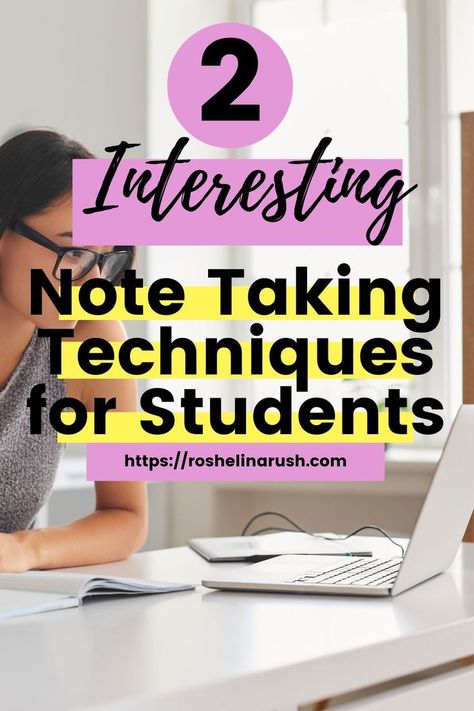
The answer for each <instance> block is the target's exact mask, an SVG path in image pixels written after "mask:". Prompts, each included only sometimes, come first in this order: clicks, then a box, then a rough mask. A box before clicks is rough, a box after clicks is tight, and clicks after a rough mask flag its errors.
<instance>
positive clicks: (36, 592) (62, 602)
mask: <svg viewBox="0 0 474 711" xmlns="http://www.w3.org/2000/svg"><path fill="white" fill-rule="evenodd" d="M193 588H194V586H193V585H183V584H181V583H162V582H158V581H154V580H137V579H135V578H118V577H115V576H108V575H104V576H99V575H84V574H82V573H70V572H67V573H61V572H56V571H50V570H47V571H33V572H28V573H0V618H2V617H17V616H19V615H31V614H34V613H37V612H48V611H49V610H62V609H64V608H66V607H78V606H79V605H80V604H81V602H82V601H83V600H84V599H85V598H88V597H92V596H95V595H143V594H146V593H167V592H177V591H179V590H193Z"/></svg>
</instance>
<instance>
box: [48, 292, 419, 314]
mask: <svg viewBox="0 0 474 711" xmlns="http://www.w3.org/2000/svg"><path fill="white" fill-rule="evenodd" d="M183 288H184V292H185V299H184V302H183V303H182V306H181V308H180V309H179V311H178V312H177V313H176V314H173V315H169V314H167V315H163V314H157V313H156V312H155V311H154V310H153V309H152V308H151V307H150V305H149V303H148V287H141V288H137V289H136V300H137V303H138V304H139V305H141V306H143V314H141V315H136V314H135V315H134V314H130V313H129V312H128V311H127V310H126V309H125V305H124V290H123V288H122V287H121V286H118V287H115V289H116V293H117V300H116V303H115V306H114V307H113V308H112V309H111V310H110V311H109V312H108V313H107V314H104V315H103V316H93V315H91V314H89V313H88V312H87V311H85V310H84V309H83V308H82V307H81V305H80V303H79V289H80V287H77V286H75V287H73V288H72V303H73V308H72V314H63V315H61V316H60V319H61V320H71V319H73V320H89V321H90V320H94V321H104V320H105V321H107V320H119V321H123V320H125V321H141V320H147V321H151V320H166V321H204V320H208V321H219V320H224V321H227V320H234V321H255V320H258V321H260V320H264V321H268V320H271V321H278V320H280V321H282V320H291V321H301V320H317V321H327V320H332V319H340V320H372V321H373V320H377V321H378V320H401V319H404V318H412V317H413V314H411V313H410V312H409V311H408V310H407V309H406V308H405V307H404V306H403V302H402V292H403V287H401V286H397V287H395V293H396V298H395V306H396V308H395V314H393V315H386V314H385V313H384V298H383V293H382V292H381V290H380V289H375V290H374V291H373V293H372V295H371V313H370V314H369V315H360V313H359V287H358V286H351V287H350V309H349V313H348V314H339V313H338V291H339V290H338V287H337V286H328V287H326V289H324V291H323V292H322V293H321V296H320V300H321V301H322V302H323V303H324V304H325V305H326V306H327V308H328V309H329V310H330V312H331V313H330V314H329V315H319V314H317V313H316V312H315V311H314V309H313V308H312V307H311V305H310V304H309V303H308V305H307V311H308V313H307V314H297V313H296V299H295V297H296V287H294V286H288V287H287V288H286V309H285V313H284V314H270V315H266V316H265V315H261V314H258V313H256V312H255V311H253V310H252V309H251V308H250V306H249V303H248V287H247V286H234V287H233V289H232V314H231V315H227V314H226V315H222V314H221V313H220V288H219V287H218V286H186V287H183ZM265 296H266V294H265V290H264V291H263V292H262V299H264V300H265V303H267V304H269V303H272V300H273V298H274V296H273V294H272V292H271V291H270V290H268V297H267V298H266V299H265ZM91 298H92V300H93V302H94V303H95V304H97V305H98V304H100V303H102V302H103V292H102V290H101V289H95V290H94V291H93V292H92V294H91ZM170 303H171V302H170Z"/></svg>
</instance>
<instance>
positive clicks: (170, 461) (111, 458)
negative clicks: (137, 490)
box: [87, 443, 385, 481]
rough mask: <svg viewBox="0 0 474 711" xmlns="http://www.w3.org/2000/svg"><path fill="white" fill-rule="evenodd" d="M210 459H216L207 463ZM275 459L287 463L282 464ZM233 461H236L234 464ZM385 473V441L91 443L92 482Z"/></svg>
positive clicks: (349, 477)
mask: <svg viewBox="0 0 474 711" xmlns="http://www.w3.org/2000/svg"><path fill="white" fill-rule="evenodd" d="M152 457H154V458H155V459H156V460H157V463H155V461H153V464H155V466H154V468H153V469H151V468H150V464H151V459H150V458H152ZM270 457H274V460H273V463H270V462H269V461H268V460H269V458H270ZM291 457H292V458H293V460H294V461H295V462H297V461H298V459H297V457H300V458H301V461H300V464H299V465H296V464H295V465H294V466H291V465H289V464H288V461H289V459H288V458H291ZM127 458H128V459H127ZM137 458H138V459H137ZM207 458H209V459H210V460H212V461H209V463H206V462H205V460H206V459H207ZM216 458H220V459H216ZM262 458H263V459H262ZM275 458H278V460H279V461H280V462H283V463H285V464H286V466H278V465H277V464H276V463H275V462H276V460H275ZM315 458H317V459H318V460H319V461H318V464H316V461H315ZM331 458H332V460H331ZM335 458H337V459H339V460H341V461H342V460H345V466H342V465H341V464H339V466H337V465H336V462H335V461H334V459H335ZM196 460H197V461H196ZM230 460H233V462H234V463H233V464H232V465H231V464H229V462H230ZM253 460H255V463H256V465H255V466H253V465H252V464H253ZM325 460H329V463H330V464H329V465H328V466H324V465H323V462H324V461H325ZM259 461H260V462H261V466H260V465H259V464H258V462H259ZM126 462H127V465H126ZM132 462H133V464H132ZM249 462H250V465H249V466H247V464H249ZM331 465H332V466H331ZM384 476H385V448H384V444H383V443H382V444H340V443H338V444H328V443H324V444H318V445H316V444H314V445H313V444H298V443H291V444H288V443H281V444H272V445H271V446H270V447H269V446H268V445H263V444H247V445H238V444H237V445H236V444H212V443H205V444H162V445H160V444H90V445H88V447H87V479H88V480H89V481H384Z"/></svg>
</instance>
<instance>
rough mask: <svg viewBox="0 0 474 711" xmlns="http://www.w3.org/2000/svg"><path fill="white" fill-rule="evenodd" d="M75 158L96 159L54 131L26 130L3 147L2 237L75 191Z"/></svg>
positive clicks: (0, 159) (0, 185) (0, 187)
mask: <svg viewBox="0 0 474 711" xmlns="http://www.w3.org/2000/svg"><path fill="white" fill-rule="evenodd" d="M74 158H95V156H94V155H93V153H91V152H90V151H89V150H87V148H85V146H83V145H82V144H81V143H78V141H73V140H72V138H69V137H68V136H65V135H64V134H62V133H59V132H58V131H54V130H53V129H33V130H29V131H23V132H22V133H19V134H17V135H16V136H13V137H12V138H10V139H8V140H7V141H6V142H5V143H4V144H3V145H2V146H0V237H1V235H2V234H3V233H4V231H5V230H6V229H7V227H8V226H9V225H10V224H11V222H12V221H13V220H22V219H24V218H25V217H28V215H34V214H36V213H37V212H41V210H44V209H45V208H46V207H48V206H49V205H51V204H53V203H54V202H55V201H56V200H58V199H59V198H61V197H62V196H63V195H66V194H67V193H69V192H71V190H72V161H73V159H74ZM134 252H135V250H134V249H132V253H133V254H134Z"/></svg>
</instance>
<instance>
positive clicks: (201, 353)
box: [59, 341, 413, 380]
mask: <svg viewBox="0 0 474 711" xmlns="http://www.w3.org/2000/svg"><path fill="white" fill-rule="evenodd" d="M363 344H364V341H356V342H354V370H353V372H352V373H350V374H344V375H341V374H340V373H339V374H336V375H326V374H325V373H323V372H321V370H320V369H319V368H318V365H317V343H315V342H309V343H308V364H309V368H308V371H309V372H308V377H309V378H311V379H315V378H318V379H328V380H340V379H341V378H344V379H345V378H347V379H352V378H357V379H361V378H368V379H370V378H377V379H390V380H393V379H396V380H398V379H411V378H413V375H410V374H408V373H407V372H406V371H405V370H403V368H402V366H401V362H400V361H401V360H403V358H404V356H403V355H402V352H401V348H402V343H401V342H394V343H393V345H394V346H395V348H396V351H397V360H396V361H395V362H394V363H393V369H392V370H391V371H390V372H389V373H387V374H386V375H378V374H377V375H373V374H372V373H369V372H367V371H366V370H365V368H364V367H363V366H362V364H361V362H360V351H361V348H362V346H363ZM111 345H112V347H113V349H114V360H113V362H111V363H110V366H111V367H110V370H109V371H108V372H107V373H104V374H103V375H91V374H89V373H86V372H85V371H83V370H82V369H81V367H80V365H79V363H78V359H77V354H78V350H79V346H80V342H78V341H63V342H62V373H61V375H60V376H59V377H60V378H65V379H68V380H73V379H87V380H104V379H113V380H116V379H135V378H143V379H145V378H146V379H152V378H162V377H165V378H172V379H177V378H189V379H194V378H196V379H197V378H207V379H209V378H214V379H217V378H219V379H220V378H226V379H227V378H231V379H237V380H238V379H243V378H268V379H273V378H295V377H296V375H295V374H294V373H293V374H292V375H281V374H280V373H277V372H276V371H275V370H274V369H273V368H272V367H271V365H270V362H269V351H270V348H271V346H272V345H273V344H272V343H271V342H264V343H263V344H262V346H263V369H262V370H263V372H262V373H261V374H260V373H259V374H252V373H251V372H250V366H251V354H250V342H248V341H245V342H241V343H240V346H241V348H242V373H241V374H240V373H239V374H238V375H232V374H231V372H230V370H231V358H230V353H229V351H228V350H227V349H225V348H224V349H222V350H220V351H219V353H218V356H217V371H218V372H217V374H216V375H207V374H206V372H205V367H206V344H205V342H204V341H198V342H196V343H195V344H194V345H195V346H196V361H197V362H196V371H197V372H196V374H189V375H188V374H187V373H186V372H185V360H186V359H185V353H184V351H183V350H182V349H181V348H177V349H176V350H175V351H174V352H173V355H172V366H173V372H172V374H171V375H169V374H163V373H162V372H161V367H160V363H159V360H158V359H159V343H158V342H157V341H153V342H152V344H151V345H152V346H153V348H154V350H153V351H141V350H140V349H136V350H134V351H133V352H132V354H131V360H132V362H133V364H135V365H139V364H141V363H145V362H152V363H153V366H152V368H151V369H150V370H149V371H148V372H146V373H144V374H143V375H138V376H137V375H130V374H129V373H127V372H126V371H125V370H123V368H122V367H121V366H120V363H119V360H118V352H119V349H120V346H121V345H122V343H120V342H118V341H114V342H111ZM341 353H342V343H341V342H340V341H334V342H330V343H329V358H330V361H331V363H338V362H340V360H341ZM294 359H295V353H294V351H293V350H292V349H287V353H286V357H285V354H283V360H284V362H285V363H286V364H291V363H292V362H293V361H294ZM405 360H406V359H405ZM408 361H409V362H412V361H411V360H410V359H408Z"/></svg>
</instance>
